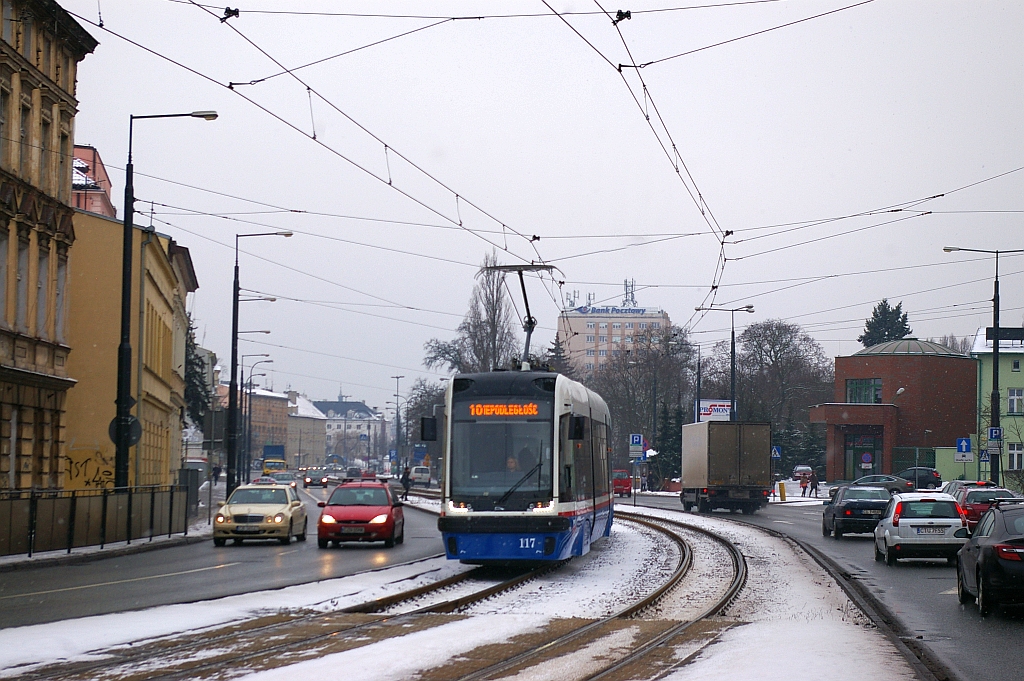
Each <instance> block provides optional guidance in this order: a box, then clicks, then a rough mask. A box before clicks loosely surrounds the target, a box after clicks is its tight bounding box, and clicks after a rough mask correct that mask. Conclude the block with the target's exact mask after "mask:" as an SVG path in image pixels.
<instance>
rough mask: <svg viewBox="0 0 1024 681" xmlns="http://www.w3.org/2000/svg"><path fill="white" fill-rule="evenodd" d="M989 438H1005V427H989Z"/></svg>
mask: <svg viewBox="0 0 1024 681" xmlns="http://www.w3.org/2000/svg"><path fill="white" fill-rule="evenodd" d="M988 439H989V440H1002V439H1003V429H1002V428H989V429H988Z"/></svg>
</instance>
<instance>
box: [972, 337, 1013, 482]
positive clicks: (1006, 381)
mask: <svg viewBox="0 0 1024 681" xmlns="http://www.w3.org/2000/svg"><path fill="white" fill-rule="evenodd" d="M971 357H974V358H975V359H976V360H978V396H977V416H978V421H977V426H976V428H977V430H976V432H977V433H979V434H980V435H982V437H981V438H980V441H979V445H980V448H981V449H987V446H988V437H987V436H988V426H989V424H990V422H991V421H990V420H991V418H992V341H990V340H986V339H985V329H978V333H977V334H976V335H975V337H974V346H973V347H972V348H971ZM1021 364H1024V342H1022V341H1007V340H1000V341H999V414H1000V418H999V425H1000V426H1001V427H1002V429H1003V448H1002V458H1001V468H1002V470H1003V471H1006V472H1007V473H1008V474H1009V475H1008V476H1007V477H1008V478H1014V480H1012V482H1015V483H1016V484H1015V487H1018V488H1019V487H1020V485H1021V482H1024V372H1022V371H1021ZM979 458H980V457H979ZM979 463H980V466H979V469H978V470H979V471H980V474H981V475H984V476H985V477H984V478H979V479H987V478H988V475H989V467H988V464H987V463H982V462H979Z"/></svg>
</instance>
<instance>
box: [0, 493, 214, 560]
mask: <svg viewBox="0 0 1024 681" xmlns="http://www.w3.org/2000/svg"><path fill="white" fill-rule="evenodd" d="M189 501H190V500H189V488H188V486H186V485H154V486H150V487H128V488H122V489H116V490H115V489H102V490H83V491H77V490H76V491H65V490H25V491H22V492H2V493H0V556H9V555H13V554H19V553H26V554H28V555H29V556H31V555H32V554H33V553H34V552H41V551H57V550H65V549H66V550H67V552H68V553H71V549H72V548H75V547H80V546H97V545H98V546H99V547H100V548H102V547H103V546H104V544H109V543H113V542H121V541H127V542H128V543H129V544H130V543H131V542H132V541H136V540H140V539H145V540H149V541H152V540H153V537H157V536H160V535H164V534H166V535H167V536H171V535H172V534H175V533H178V532H182V533H185V534H188V520H189V517H190V516H192V515H195V512H194V510H193V508H192V507H191V504H190V503H189Z"/></svg>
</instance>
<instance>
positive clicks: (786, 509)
mask: <svg viewBox="0 0 1024 681" xmlns="http://www.w3.org/2000/svg"><path fill="white" fill-rule="evenodd" d="M638 503H641V504H645V505H650V506H657V507H659V508H670V509H673V510H680V509H681V507H680V503H679V499H678V498H675V497H666V496H658V497H641V498H640V499H638ZM714 515H716V516H721V517H722V518H731V519H733V520H743V521H745V522H750V523H753V524H755V525H760V526H762V527H766V528H770V529H772V530H775V531H777V532H783V533H785V534H787V535H790V536H792V537H793V538H795V539H799V540H801V541H805V542H807V543H808V544H811V545H812V546H814V547H815V548H817V549H819V550H821V551H822V552H823V553H825V554H826V555H828V556H829V557H830V558H832V559H833V560H835V561H836V562H837V563H838V564H839V565H841V566H842V567H843V568H844V569H846V570H848V571H849V573H850V575H852V576H854V577H855V578H856V579H859V580H861V582H863V583H864V584H865V585H866V586H868V587H869V588H870V590H871V592H872V593H873V594H875V595H876V596H877V597H878V598H879V599H880V600H881V601H882V602H883V603H884V604H885V605H886V606H887V607H888V608H889V609H890V610H891V611H892V612H893V613H894V614H895V615H896V616H897V617H898V618H899V619H900V621H901V623H902V624H903V625H904V626H905V628H906V630H907V631H909V632H913V634H914V636H915V637H918V638H919V639H920V642H921V643H922V644H924V645H926V646H927V647H928V648H929V649H930V650H931V651H933V652H934V653H935V656H936V657H937V658H938V659H940V660H941V661H943V662H944V663H946V664H947V665H948V666H949V667H950V668H952V669H953V670H955V671H956V672H957V673H958V674H959V676H960V678H961V679H1001V678H1011V677H1017V676H1018V674H1019V670H1020V669H1021V667H1022V666H1024V651H1022V649H1021V647H1020V641H1021V635H1022V633H1024V608H1000V609H998V611H997V612H996V613H994V614H993V615H991V616H989V617H987V618H984V619H982V618H981V617H979V616H978V609H977V608H976V607H974V606H973V605H969V606H962V605H960V603H959V601H958V600H957V597H956V568H954V567H947V566H946V565H945V561H931V560H905V561H900V562H899V563H898V564H897V565H896V566H895V567H888V566H887V565H886V564H885V563H879V562H876V561H875V560H874V554H873V552H872V550H871V535H869V534H865V535H845V536H844V537H843V538H842V539H840V540H836V539H834V538H832V537H823V536H822V534H821V507H820V506H811V505H799V504H773V505H771V506H769V507H768V508H767V509H764V510H762V511H760V512H759V513H757V514H756V515H753V516H739V515H732V516H730V514H728V513H725V512H716V513H715V514H714ZM1014 669H1017V670H1018V671H1017V672H1014V671H1013V670H1014Z"/></svg>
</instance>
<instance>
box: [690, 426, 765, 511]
mask: <svg viewBox="0 0 1024 681" xmlns="http://www.w3.org/2000/svg"><path fill="white" fill-rule="evenodd" d="M771 450H772V426H771V424H770V423H741V422H737V421H701V422H699V423H689V424H687V425H685V426H683V462H682V463H683V465H682V477H681V480H682V490H681V492H680V493H679V499H680V501H681V502H682V504H683V507H684V508H686V509H688V510H692V509H693V508H694V507H696V509H697V511H698V512H699V513H707V512H709V511H711V510H713V509H716V508H727V509H729V510H730V511H732V510H739V511H742V512H743V513H755V512H757V510H758V509H760V508H762V507H764V506H766V505H767V504H768V495H769V494H770V493H771V488H772V480H771V456H772V451H771Z"/></svg>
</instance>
